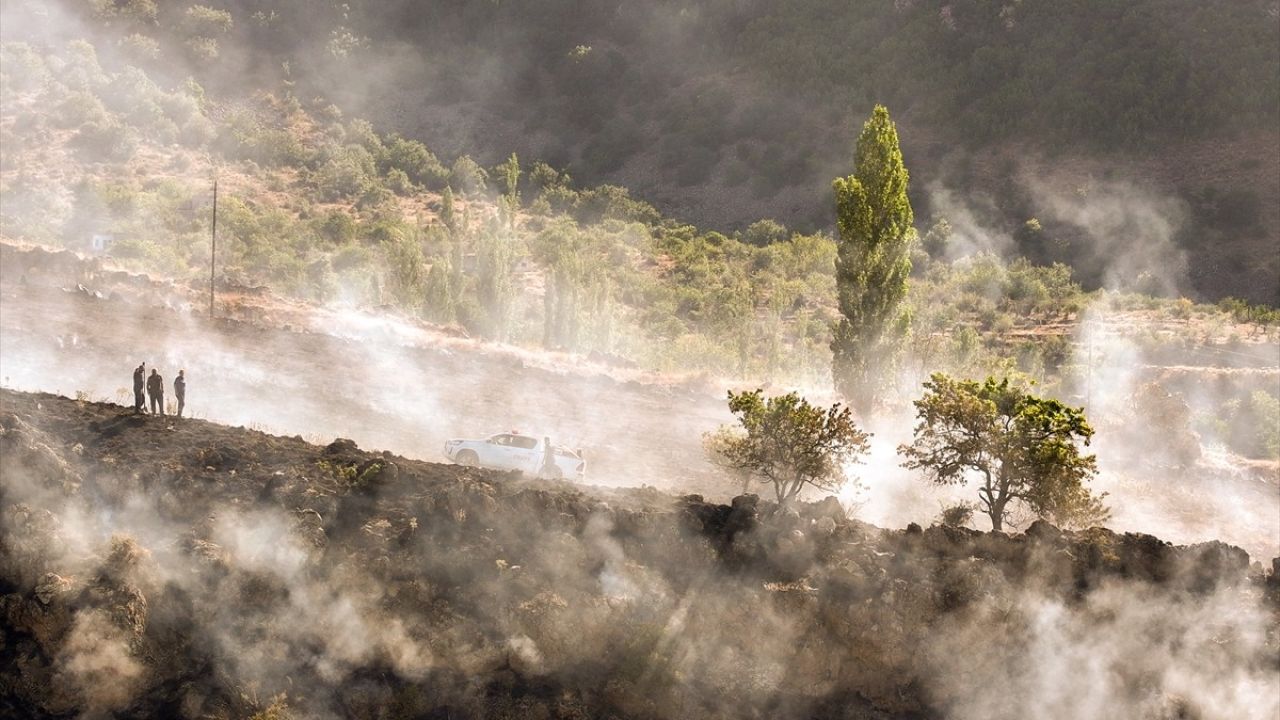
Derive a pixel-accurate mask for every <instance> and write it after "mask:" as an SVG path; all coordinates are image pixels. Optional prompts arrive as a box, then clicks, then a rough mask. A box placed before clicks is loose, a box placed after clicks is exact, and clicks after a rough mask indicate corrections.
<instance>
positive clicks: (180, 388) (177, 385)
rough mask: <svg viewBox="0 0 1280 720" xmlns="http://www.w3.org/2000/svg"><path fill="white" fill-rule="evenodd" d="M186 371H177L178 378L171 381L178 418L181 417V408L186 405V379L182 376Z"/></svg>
mask: <svg viewBox="0 0 1280 720" xmlns="http://www.w3.org/2000/svg"><path fill="white" fill-rule="evenodd" d="M185 372H186V370H179V371H178V377H176V378H174V379H173V396H174V397H175V398H177V399H178V417H182V408H183V406H184V405H186V404H187V378H186V377H185V376H184V375H183V373H185Z"/></svg>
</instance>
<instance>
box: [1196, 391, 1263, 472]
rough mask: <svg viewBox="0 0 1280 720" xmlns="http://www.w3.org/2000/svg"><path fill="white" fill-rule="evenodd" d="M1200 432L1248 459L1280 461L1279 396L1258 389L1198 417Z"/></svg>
mask: <svg viewBox="0 0 1280 720" xmlns="http://www.w3.org/2000/svg"><path fill="white" fill-rule="evenodd" d="M1197 426H1198V429H1199V430H1200V432H1201V433H1202V434H1204V435H1206V436H1208V438H1210V439H1211V440H1214V441H1217V442H1221V443H1223V444H1225V445H1226V446H1227V447H1228V448H1229V449H1231V450H1232V451H1233V452H1236V453H1239V454H1240V455H1243V456H1244V457H1249V458H1266V459H1271V460H1280V395H1277V394H1276V393H1274V392H1271V391H1268V390H1255V391H1253V392H1252V393H1250V394H1248V395H1246V396H1244V397H1235V398H1232V399H1230V400H1228V401H1226V402H1225V403H1223V404H1222V406H1221V407H1220V408H1218V410H1217V412H1216V413H1215V414H1210V415H1208V416H1202V417H1200V418H1197Z"/></svg>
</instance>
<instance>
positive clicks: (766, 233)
mask: <svg viewBox="0 0 1280 720" xmlns="http://www.w3.org/2000/svg"><path fill="white" fill-rule="evenodd" d="M787 237H788V234H787V228H786V226H785V225H783V224H782V223H780V222H778V221H777V220H773V219H770V218H765V219H763V220H757V221H755V222H753V223H751V224H750V225H749V226H747V231H746V232H745V233H743V235H742V240H743V242H745V243H747V244H748V245H755V246H756V247H767V246H769V245H772V244H774V243H779V242H782V241H783V240H786V239H787Z"/></svg>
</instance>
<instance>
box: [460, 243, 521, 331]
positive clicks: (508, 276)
mask: <svg viewBox="0 0 1280 720" xmlns="http://www.w3.org/2000/svg"><path fill="white" fill-rule="evenodd" d="M512 245H513V242H512V239H511V238H510V237H508V236H506V235H502V234H500V233H498V232H496V231H494V230H493V229H485V230H482V231H481V232H480V233H479V237H478V238H477V239H476V245H475V247H476V301H477V304H478V305H479V313H478V315H477V316H475V317H473V318H471V323H470V324H469V325H468V327H469V328H470V329H474V330H477V331H479V332H480V333H481V334H483V335H484V336H485V337H488V338H492V339H495V340H504V339H506V337H507V333H508V332H509V330H510V323H511V307H512V303H513V301H514V299H515V286H514V277H513V276H514V271H515V262H516V256H515V251H514V248H513V247H512Z"/></svg>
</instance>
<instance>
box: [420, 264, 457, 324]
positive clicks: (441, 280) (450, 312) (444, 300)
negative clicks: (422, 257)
mask: <svg viewBox="0 0 1280 720" xmlns="http://www.w3.org/2000/svg"><path fill="white" fill-rule="evenodd" d="M451 281H452V278H451V272H450V270H449V263H448V261H446V260H437V261H435V262H434V263H432V264H431V271H430V272H428V273H427V281H426V296H425V298H424V302H423V313H424V314H425V315H426V317H427V319H428V320H431V321H432V322H438V323H449V322H453V320H454V317H455V315H454V303H453V288H452V287H451V286H450V284H451Z"/></svg>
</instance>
